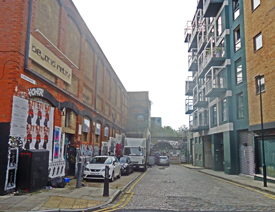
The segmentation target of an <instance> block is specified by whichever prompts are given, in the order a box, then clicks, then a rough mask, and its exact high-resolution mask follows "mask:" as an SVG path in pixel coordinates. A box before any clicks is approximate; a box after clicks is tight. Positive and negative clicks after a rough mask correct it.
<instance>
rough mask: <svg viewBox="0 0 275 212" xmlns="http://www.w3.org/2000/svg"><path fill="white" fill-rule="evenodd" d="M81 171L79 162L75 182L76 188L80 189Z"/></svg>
mask: <svg viewBox="0 0 275 212" xmlns="http://www.w3.org/2000/svg"><path fill="white" fill-rule="evenodd" d="M81 169H82V164H81V162H78V163H77V175H76V177H77V180H76V188H81V172H82V171H81Z"/></svg>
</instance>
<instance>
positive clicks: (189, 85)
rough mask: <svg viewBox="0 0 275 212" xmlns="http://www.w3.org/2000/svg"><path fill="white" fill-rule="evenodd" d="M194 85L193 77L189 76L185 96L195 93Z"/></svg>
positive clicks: (186, 81)
mask: <svg viewBox="0 0 275 212" xmlns="http://www.w3.org/2000/svg"><path fill="white" fill-rule="evenodd" d="M194 85H195V82H194V81H193V77H191V76H188V77H187V79H186V80H185V94H187V93H190V91H193V89H194ZM192 93H193V92H192Z"/></svg>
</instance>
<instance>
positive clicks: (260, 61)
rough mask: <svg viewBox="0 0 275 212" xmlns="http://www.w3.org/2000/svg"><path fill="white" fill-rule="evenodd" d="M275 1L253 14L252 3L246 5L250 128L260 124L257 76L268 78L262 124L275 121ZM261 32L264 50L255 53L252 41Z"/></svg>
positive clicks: (266, 3) (260, 7) (263, 2)
mask: <svg viewBox="0 0 275 212" xmlns="http://www.w3.org/2000/svg"><path fill="white" fill-rule="evenodd" d="M274 8H275V1H261V4H260V6H259V7H258V8H257V9H255V10H254V11H253V12H252V6H251V1H244V14H245V16H244V18H245V37H246V61H247V87H248V103H249V104H248V105H249V124H250V125H255V124H260V121H261V119H260V97H259V95H256V83H255V79H254V76H256V75H258V74H261V75H264V78H265V92H264V93H262V103H263V104H262V105H263V121H264V122H274V121H275V113H274V111H275V104H274V103H275V96H274V90H275V80H274V79H275V60H274V58H275V45H274V43H275V9H274ZM260 32H262V36H263V47H262V48H261V49H259V50H258V51H256V52H254V41H253V38H254V37H255V36H256V35H257V34H258V33H260Z"/></svg>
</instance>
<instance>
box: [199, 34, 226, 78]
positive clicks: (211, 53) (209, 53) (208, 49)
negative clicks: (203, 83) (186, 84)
mask: <svg viewBox="0 0 275 212" xmlns="http://www.w3.org/2000/svg"><path fill="white" fill-rule="evenodd" d="M220 38H221V37H211V38H210V39H209V40H208V42H207V44H206V46H205V48H204V50H203V51H202V53H201V54H200V56H199V57H198V75H199V76H200V75H201V74H205V72H206V70H207V67H208V65H210V66H218V65H221V64H222V63H223V62H224V60H225V46H224V43H223V42H220V43H219V45H218V46H215V43H216V42H217V41H218V40H219V39H220ZM213 59H214V60H213ZM211 60H213V62H214V63H212V64H211V63H210V61H211ZM208 68H209V67H208Z"/></svg>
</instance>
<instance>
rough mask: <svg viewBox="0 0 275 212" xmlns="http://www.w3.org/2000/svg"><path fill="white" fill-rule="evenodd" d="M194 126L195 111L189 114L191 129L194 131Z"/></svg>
mask: <svg viewBox="0 0 275 212" xmlns="http://www.w3.org/2000/svg"><path fill="white" fill-rule="evenodd" d="M193 128H194V122H193V113H191V114H190V115H189V130H190V131H193Z"/></svg>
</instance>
